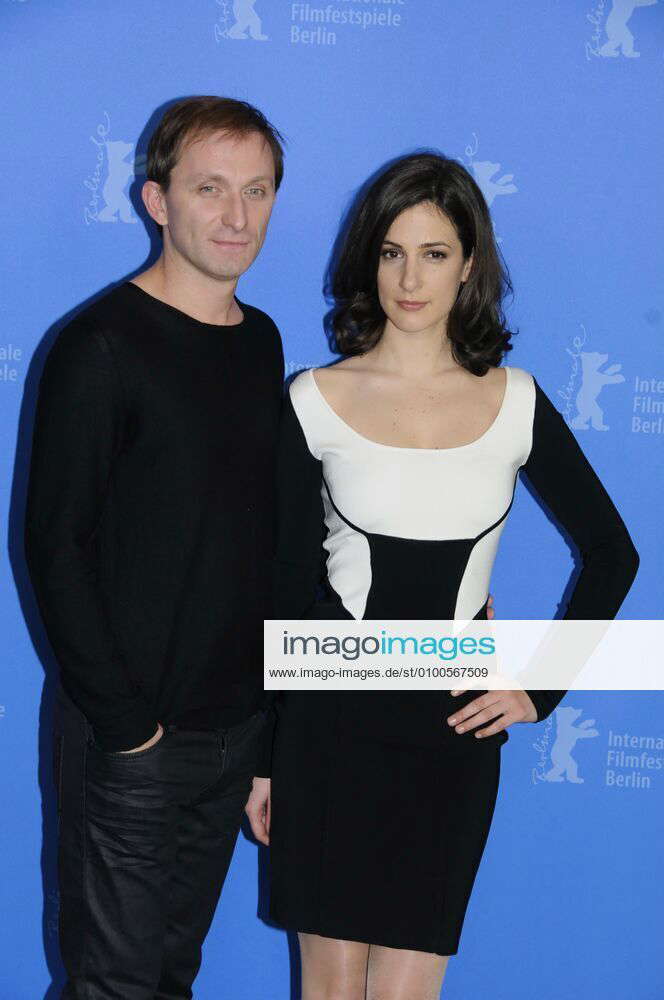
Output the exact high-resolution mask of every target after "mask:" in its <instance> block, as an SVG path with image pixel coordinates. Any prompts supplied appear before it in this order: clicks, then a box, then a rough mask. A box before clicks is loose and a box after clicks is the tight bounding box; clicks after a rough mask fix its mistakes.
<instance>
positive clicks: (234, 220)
mask: <svg viewBox="0 0 664 1000" xmlns="http://www.w3.org/2000/svg"><path fill="white" fill-rule="evenodd" d="M221 220H222V222H223V224H224V225H225V226H229V227H230V228H231V229H235V230H237V231H239V230H241V229H244V227H245V226H246V224H247V206H246V205H245V203H244V199H243V198H242V196H241V195H238V194H229V195H228V197H227V198H225V199H224V206H223V211H222V214H221Z"/></svg>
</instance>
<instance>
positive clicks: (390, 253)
mask: <svg viewBox="0 0 664 1000" xmlns="http://www.w3.org/2000/svg"><path fill="white" fill-rule="evenodd" d="M398 256H399V251H398V250H383V251H381V257H383V258H384V259H385V260H394V258H395V257H398Z"/></svg>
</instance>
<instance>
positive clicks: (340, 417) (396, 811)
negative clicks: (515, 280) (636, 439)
mask: <svg viewBox="0 0 664 1000" xmlns="http://www.w3.org/2000/svg"><path fill="white" fill-rule="evenodd" d="M332 287H333V292H334V295H335V299H336V302H337V307H336V310H335V312H334V316H333V326H334V330H335V333H336V338H337V343H338V347H339V350H340V353H342V354H343V355H345V356H346V359H345V360H343V361H341V362H340V363H337V364H335V365H334V366H332V367H330V368H324V369H315V370H312V371H306V372H304V373H302V374H300V375H299V376H298V377H297V378H296V379H295V380H294V381H293V383H292V384H291V386H290V391H289V394H288V397H287V401H286V405H285V409H284V417H283V429H282V438H281V451H280V491H279V492H280V502H279V543H278V553H277V575H276V607H275V617H277V618H303V617H309V618H325V617H329V618H352V619H363V618H375V619H381V620H383V619H392V618H400V619H405V618H420V619H454V618H457V619H471V618H478V619H481V618H486V617H487V614H486V608H487V595H488V589H489V577H490V573H491V567H492V564H493V561H494V557H495V554H496V550H497V546H498V541H499V538H500V534H501V531H502V528H503V526H504V523H505V519H506V517H507V515H508V513H509V510H510V507H511V505H512V501H513V497H514V491H515V488H516V481H517V478H518V474H519V472H520V471H523V472H524V473H525V475H526V476H527V477H528V479H529V481H530V483H531V484H532V486H533V487H534V489H535V490H536V491H537V493H538V494H539V496H540V498H541V499H542V501H543V502H544V503H545V504H546V505H547V506H548V507H549V508H550V509H551V511H552V512H553V514H554V515H555V516H556V517H557V519H558V520H559V521H560V522H561V523H562V525H563V526H564V528H565V529H566V530H567V531H568V532H569V534H570V535H571V537H572V539H573V540H574V542H575V543H576V545H577V546H578V548H579V550H580V551H581V552H582V553H583V569H582V572H581V574H580V576H579V578H578V581H577V583H576V587H575V589H574V591H573V593H572V596H571V598H570V601H569V605H568V607H567V610H566V613H565V617H567V618H590V619H604V618H613V617H614V616H615V615H616V613H617V611H618V609H619V607H620V605H621V603H622V601H623V599H624V597H625V595H626V593H627V591H628V590H629V587H630V585H631V583H632V580H633V578H634V576H635V573H636V569H637V566H638V556H637V554H636V551H635V549H634V546H633V545H632V542H631V540H630V537H629V535H628V533H627V530H626V528H625V525H624V524H623V522H622V520H621V518H620V515H619V514H618V511H617V510H616V508H615V507H614V505H613V503H612V502H611V500H610V498H609V497H608V495H607V493H606V491H605V490H604V488H603V486H602V485H601V483H600V481H599V480H598V478H597V476H596V475H595V473H594V472H593V470H592V468H591V467H590V465H589V464H588V462H587V460H586V459H585V457H584V455H583V453H582V451H581V449H580V448H579V446H578V444H577V443H576V440H575V438H574V436H573V434H572V433H571V431H570V430H569V429H568V427H567V425H566V424H565V422H564V420H563V418H562V417H561V416H560V414H559V413H558V412H557V410H556V409H555V408H554V407H553V405H552V403H551V402H550V400H549V399H548V398H547V396H546V395H545V394H544V392H543V391H542V389H541V388H540V386H539V385H538V384H537V382H536V381H535V380H534V378H533V377H532V375H530V374H529V373H528V372H526V371H525V370H523V369H521V368H516V367H504V366H503V367H501V366H500V362H501V361H502V359H503V357H504V355H505V354H506V352H507V351H509V350H510V349H511V348H510V345H509V340H510V336H511V334H510V333H509V331H507V330H506V329H505V326H504V319H503V314H502V310H501V300H502V297H503V293H504V289H505V288H506V287H509V280H508V279H507V277H506V275H505V274H504V272H503V270H502V268H501V266H500V263H499V258H498V254H497V250H496V246H495V243H494V237H493V231H492V226H491V220H490V216H489V212H488V209H487V206H486V203H485V201H484V198H483V196H482V193H481V191H480V189H479V188H478V186H477V184H476V183H475V181H474V180H473V178H472V177H471V176H470V174H469V173H468V172H467V171H466V170H465V169H464V168H463V167H462V166H461V165H460V164H459V163H457V162H456V161H453V160H449V159H446V158H445V157H442V156H439V155H437V154H431V153H426V154H417V155H413V156H407V157H404V158H402V159H400V160H398V161H396V162H395V163H393V164H392V165H391V166H390V167H389V168H388V169H387V170H386V171H385V172H384V173H382V174H381V175H380V176H379V177H378V178H377V180H375V181H374V182H373V183H372V184H371V186H370V187H369V188H368V190H367V192H366V193H365V195H364V196H363V198H362V199H361V203H360V205H359V208H358V210H357V212H356V214H355V215H354V218H353V219H352V222H351V224H350V226H349V227H348V229H347V232H346V235H345V238H344V239H343V242H342V246H341V250H340V254H339V257H338V262H337V265H336V269H335V271H334V277H333V286H332ZM321 555H323V556H324V557H325V565H322V562H321ZM321 576H323V577H324V581H323V582H324V586H325V594H324V596H322V597H317V593H316V588H317V584H318V583H319V580H320V578H321ZM563 694H564V692H562V691H532V692H525V691H492V692H484V693H480V695H479V696H478V693H477V692H476V691H475V692H462V696H461V697H457V698H456V699H455V698H454V697H453V696H452V695H451V694H450V692H448V691H410V692H404V691H366V692H350V691H346V692H334V691H331V692H318V691H316V692H307V691H293V692H288V693H285V694H283V695H282V696H281V697H280V699H279V701H278V703H277V723H276V729H275V735H274V745H273V754H272V782H271V789H270V787H269V786H270V782H269V781H267V780H263V779H256V780H255V787H254V792H253V793H252V797H251V799H250V801H249V803H248V806H247V812H248V813H249V816H250V818H251V820H252V826H253V828H254V832H255V833H256V836H257V837H258V838H259V839H261V840H262V841H263V842H265V843H266V842H267V841H268V833H269V834H270V837H269V839H270V843H271V848H272V850H271V872H272V875H271V878H272V885H271V904H270V905H271V910H270V913H271V916H272V918H273V919H274V920H275V922H277V923H278V924H281V925H283V926H285V927H287V928H291V929H293V930H297V931H298V932H299V935H300V945H301V955H302V963H303V969H302V972H303V993H302V996H303V1000H314V998H319V997H335V998H340V1000H341V998H343V1000H364V998H365V995H366V997H367V998H368V1000H373V998H378V997H380V998H381V1000H406V998H407V1000H433V998H434V997H438V996H439V992H440V988H441V984H442V980H443V976H444V972H445V968H446V963H447V959H448V957H449V956H450V955H453V954H456V952H457V950H458V945H459V937H460V933H461V928H462V924H463V920H464V915H465V912H466V907H467V904H468V899H469V896H470V892H471V889H472V886H473V882H474V879H475V876H476V873H477V869H478V866H479V863H480V860H481V857H482V852H483V850H484V846H485V842H486V838H487V835H488V832H489V827H490V824H491V819H492V815H493V810H494V804H495V801H496V794H497V788H498V780H499V772H500V753H501V746H502V745H503V744H504V743H505V742H506V741H507V739H508V733H507V730H508V728H509V726H511V725H513V724H514V723H517V722H538V721H540V720H541V719H544V718H546V717H547V716H548V715H549V714H550V713H551V712H552V711H553V709H554V708H555V706H556V705H557V704H558V702H559V701H560V699H561V698H562V696H563ZM270 791H271V802H270V801H269V798H270ZM270 815H271V816H272V824H271V830H270Z"/></svg>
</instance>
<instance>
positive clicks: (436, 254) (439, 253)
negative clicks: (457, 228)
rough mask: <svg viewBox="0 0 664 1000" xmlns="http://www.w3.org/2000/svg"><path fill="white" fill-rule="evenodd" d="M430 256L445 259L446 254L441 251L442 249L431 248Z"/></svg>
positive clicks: (435, 258)
mask: <svg viewBox="0 0 664 1000" xmlns="http://www.w3.org/2000/svg"><path fill="white" fill-rule="evenodd" d="M431 256H432V258H433V259H434V260H445V259H446V258H447V254H446V253H443V252H442V250H432V251H431Z"/></svg>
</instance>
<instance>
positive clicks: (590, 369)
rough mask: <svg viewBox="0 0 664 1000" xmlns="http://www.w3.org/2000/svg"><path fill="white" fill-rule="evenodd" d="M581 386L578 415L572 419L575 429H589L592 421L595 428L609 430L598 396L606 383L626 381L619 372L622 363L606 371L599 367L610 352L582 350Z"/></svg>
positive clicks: (611, 366) (571, 424)
mask: <svg viewBox="0 0 664 1000" xmlns="http://www.w3.org/2000/svg"><path fill="white" fill-rule="evenodd" d="M580 358H581V373H582V374H581V387H580V388H579V391H578V393H577V396H576V408H577V410H578V413H577V415H576V416H575V417H574V418H573V419H572V420H571V421H570V426H571V427H574V429H575V430H580V431H584V430H588V421H590V423H591V425H592V427H593V430H596V431H608V430H609V425H608V424H605V423H604V414H603V413H602V410H601V408H600V405H599V403H598V402H597V397H598V396H599V394H600V392H601V391H602V389H603V388H604V386H605V385H615V384H616V383H617V382H624V381H625V376H624V375H620V374H618V372H620V369H621V368H622V365H610V366H609V367H608V368H607V369H606V370H605V371H603V372H601V371H600V370H599V369H600V367H601V366H602V365H603V364H604V362H605V361H606V359H607V358H608V354H599V353H598V352H597V351H582V352H581V354H580Z"/></svg>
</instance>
